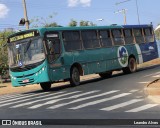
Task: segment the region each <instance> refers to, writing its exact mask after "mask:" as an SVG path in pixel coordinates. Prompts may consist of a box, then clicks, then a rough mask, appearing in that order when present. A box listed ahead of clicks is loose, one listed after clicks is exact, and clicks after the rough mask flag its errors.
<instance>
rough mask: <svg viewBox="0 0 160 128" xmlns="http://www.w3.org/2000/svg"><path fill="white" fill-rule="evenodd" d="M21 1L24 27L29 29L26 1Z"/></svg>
mask: <svg viewBox="0 0 160 128" xmlns="http://www.w3.org/2000/svg"><path fill="white" fill-rule="evenodd" d="M22 3H23V8H24V18H25V24H26V29H29V20H28V16H27V8H26V1H25V0H22Z"/></svg>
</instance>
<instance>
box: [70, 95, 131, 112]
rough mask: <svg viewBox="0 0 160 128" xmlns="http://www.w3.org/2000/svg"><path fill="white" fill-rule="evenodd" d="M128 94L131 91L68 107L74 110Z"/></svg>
mask: <svg viewBox="0 0 160 128" xmlns="http://www.w3.org/2000/svg"><path fill="white" fill-rule="evenodd" d="M130 94H131V93H122V94H119V95H115V96H112V97H109V98H104V99H101V100H96V101H92V102H88V103H85V104H82V105H79V106H76V107H72V108H69V109H74V110H75V109H80V108H84V107H87V106H91V105H95V104H99V103H103V102H106V101H110V100H114V99H118V98H121V97H124V96H127V95H130Z"/></svg>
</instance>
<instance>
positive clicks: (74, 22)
mask: <svg viewBox="0 0 160 128" xmlns="http://www.w3.org/2000/svg"><path fill="white" fill-rule="evenodd" d="M77 25H78V22H77V21H76V20H73V19H71V21H70V22H69V26H71V27H76V26H77ZM79 26H96V24H94V23H93V22H91V21H84V20H81V21H80V22H79Z"/></svg>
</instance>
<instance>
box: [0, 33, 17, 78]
mask: <svg viewBox="0 0 160 128" xmlns="http://www.w3.org/2000/svg"><path fill="white" fill-rule="evenodd" d="M13 33H14V32H13V31H3V32H0V75H1V76H2V77H3V76H5V75H6V74H7V69H8V51H7V47H3V46H4V45H5V44H6V43H7V37H8V36H9V35H11V34H13Z"/></svg>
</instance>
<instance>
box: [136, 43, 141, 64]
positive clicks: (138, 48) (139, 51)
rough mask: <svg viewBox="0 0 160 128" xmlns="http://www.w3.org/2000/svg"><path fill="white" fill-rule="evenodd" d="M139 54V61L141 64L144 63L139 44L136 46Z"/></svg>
mask: <svg viewBox="0 0 160 128" xmlns="http://www.w3.org/2000/svg"><path fill="white" fill-rule="evenodd" d="M135 46H136V49H137V53H138V59H139V64H141V63H143V57H142V52H141V49H140V47H139V45H138V44H135Z"/></svg>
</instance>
